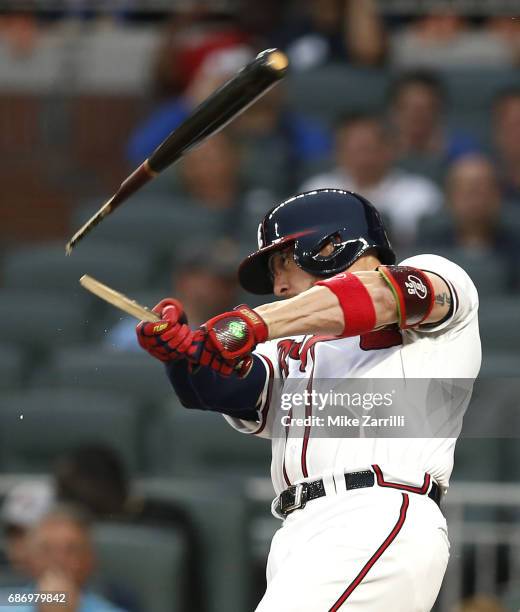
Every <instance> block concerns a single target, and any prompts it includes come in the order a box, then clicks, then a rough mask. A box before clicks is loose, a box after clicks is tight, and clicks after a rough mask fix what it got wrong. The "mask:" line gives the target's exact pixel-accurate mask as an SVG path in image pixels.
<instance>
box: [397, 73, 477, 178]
mask: <svg viewBox="0 0 520 612" xmlns="http://www.w3.org/2000/svg"><path fill="white" fill-rule="evenodd" d="M444 105H445V94H444V91H443V87H442V83H441V80H440V79H439V78H438V77H437V75H436V74H435V73H434V72H430V71H428V70H414V71H410V72H406V73H404V74H402V75H401V76H400V77H399V78H398V79H397V80H396V81H395V82H394V83H393V85H392V87H391V91H390V121H391V125H392V129H393V134H394V150H395V151H396V152H397V157H398V163H399V166H400V167H402V168H404V169H406V170H409V171H414V172H418V173H419V174H425V175H427V176H429V177H430V178H432V179H434V180H437V181H439V182H440V181H442V179H443V175H444V172H445V170H446V166H447V164H448V163H450V162H452V161H453V160H454V159H456V158H457V157H459V156H461V155H465V154H467V153H469V152H475V151H477V150H478V148H479V147H478V145H477V143H476V141H475V140H474V138H472V137H471V136H470V135H467V134H464V133H462V132H458V131H448V129H447V128H446V125H445V122H444V115H443V111H444Z"/></svg>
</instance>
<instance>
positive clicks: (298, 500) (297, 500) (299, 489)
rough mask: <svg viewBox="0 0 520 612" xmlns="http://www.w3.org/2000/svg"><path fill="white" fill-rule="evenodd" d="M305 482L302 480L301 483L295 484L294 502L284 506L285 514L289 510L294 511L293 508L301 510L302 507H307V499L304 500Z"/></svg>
mask: <svg viewBox="0 0 520 612" xmlns="http://www.w3.org/2000/svg"><path fill="white" fill-rule="evenodd" d="M304 484H305V483H303V482H300V484H297V485H294V487H295V490H294V502H293V503H292V504H291V505H289V506H286V507H285V508H283V513H284V514H288V513H289V512H292V511H293V510H299V509H300V508H304V507H305V501H304V500H303V489H304Z"/></svg>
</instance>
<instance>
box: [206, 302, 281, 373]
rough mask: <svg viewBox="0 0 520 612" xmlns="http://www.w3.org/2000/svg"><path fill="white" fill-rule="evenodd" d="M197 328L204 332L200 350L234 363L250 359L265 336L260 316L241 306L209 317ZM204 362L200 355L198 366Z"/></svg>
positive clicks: (265, 329)
mask: <svg viewBox="0 0 520 612" xmlns="http://www.w3.org/2000/svg"><path fill="white" fill-rule="evenodd" d="M201 329H202V330H204V331H205V332H206V333H207V338H206V341H205V343H204V350H205V351H206V352H207V353H208V354H217V355H219V357H220V358H221V359H224V360H226V361H230V362H235V363H238V362H240V361H242V360H243V359H244V358H246V357H248V356H250V355H251V353H252V351H253V350H254V348H255V347H256V345H257V344H260V343H261V342H265V341H266V340H267V338H268V335H269V330H268V329H267V325H266V323H265V321H264V320H263V319H262V317H261V316H260V315H259V314H257V313H256V312H255V311H254V310H252V309H251V308H249V306H246V305H245V304H241V305H240V306H237V307H236V308H234V309H233V310H232V311H230V312H225V313H223V314H220V315H218V316H216V317H213V318H212V319H210V320H209V321H206V323H204V325H202V327H201ZM204 360H205V357H204V352H203V354H202V356H201V363H202V364H203V361H204Z"/></svg>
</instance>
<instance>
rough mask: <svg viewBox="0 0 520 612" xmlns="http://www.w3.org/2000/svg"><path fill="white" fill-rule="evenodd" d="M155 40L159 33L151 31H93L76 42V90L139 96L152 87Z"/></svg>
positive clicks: (156, 43)
mask: <svg viewBox="0 0 520 612" xmlns="http://www.w3.org/2000/svg"><path fill="white" fill-rule="evenodd" d="M158 39H159V32H157V31H156V30H155V29H154V28H143V27H140V28H137V27H128V26H126V27H111V28H93V30H92V31H90V32H89V33H88V34H86V35H84V36H82V38H81V41H80V42H79V44H80V46H81V68H80V67H78V69H77V77H76V81H75V83H76V85H77V88H78V90H79V91H86V92H88V93H89V94H91V93H92V92H97V93H99V92H107V93H113V92H114V91H117V93H118V95H121V94H123V93H126V94H137V95H139V96H141V95H142V92H143V91H147V90H148V89H149V87H150V86H151V83H150V80H151V73H150V65H151V63H152V62H153V57H154V56H155V53H156V49H157V46H158V43H159V40H158ZM79 68H80V69H79Z"/></svg>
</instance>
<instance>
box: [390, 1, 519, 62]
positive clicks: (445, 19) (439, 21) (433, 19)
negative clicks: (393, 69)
mask: <svg viewBox="0 0 520 612" xmlns="http://www.w3.org/2000/svg"><path fill="white" fill-rule="evenodd" d="M390 55H391V62H392V64H393V65H394V66H398V67H400V68H417V67H419V66H422V67H429V68H440V69H442V68H446V67H448V66H449V67H450V68H453V67H461V66H475V67H478V68H481V67H483V66H488V67H494V66H511V65H513V63H514V60H515V58H514V54H513V52H512V50H511V46H510V44H509V41H507V40H505V39H504V37H499V36H497V35H496V34H495V33H494V32H493V31H488V30H487V29H485V28H476V27H472V26H471V24H470V22H469V21H468V20H467V19H466V18H464V17H463V16H461V15H457V14H455V13H453V12H449V11H442V10H440V11H438V12H432V13H430V14H429V15H426V16H424V17H420V18H418V19H416V20H414V21H412V22H411V23H410V24H409V25H407V26H405V27H404V28H401V29H400V30H397V31H396V32H395V33H394V34H393V36H392V39H391V53H390Z"/></svg>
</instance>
